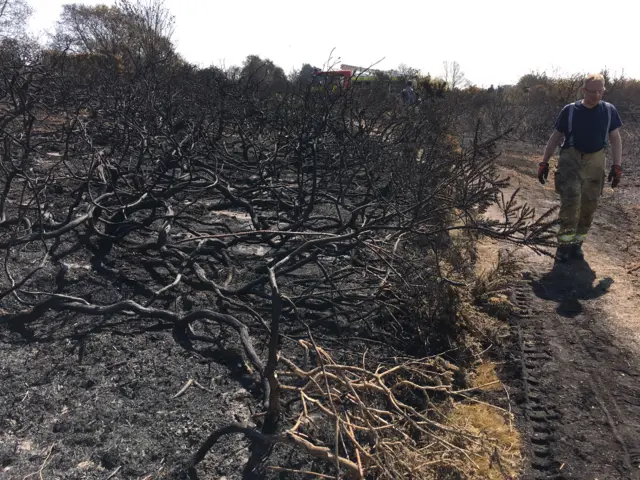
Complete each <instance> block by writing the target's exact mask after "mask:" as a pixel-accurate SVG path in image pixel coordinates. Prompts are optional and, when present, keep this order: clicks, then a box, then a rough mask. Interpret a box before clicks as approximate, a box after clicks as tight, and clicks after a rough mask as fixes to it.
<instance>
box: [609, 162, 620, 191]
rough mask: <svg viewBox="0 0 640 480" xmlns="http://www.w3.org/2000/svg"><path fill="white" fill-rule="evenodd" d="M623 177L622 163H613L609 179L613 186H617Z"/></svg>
mask: <svg viewBox="0 0 640 480" xmlns="http://www.w3.org/2000/svg"><path fill="white" fill-rule="evenodd" d="M621 177H622V167H621V166H620V165H611V170H610V171H609V178H608V179H607V181H609V182H611V188H616V187H617V186H618V184H619V183H620V178H621Z"/></svg>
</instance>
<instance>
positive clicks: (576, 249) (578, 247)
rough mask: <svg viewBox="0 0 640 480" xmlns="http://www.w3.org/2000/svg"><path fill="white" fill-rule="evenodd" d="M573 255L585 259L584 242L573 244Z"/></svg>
mask: <svg viewBox="0 0 640 480" xmlns="http://www.w3.org/2000/svg"><path fill="white" fill-rule="evenodd" d="M571 257H572V258H575V259H578V260H584V252H583V251H582V242H579V243H576V244H574V245H571Z"/></svg>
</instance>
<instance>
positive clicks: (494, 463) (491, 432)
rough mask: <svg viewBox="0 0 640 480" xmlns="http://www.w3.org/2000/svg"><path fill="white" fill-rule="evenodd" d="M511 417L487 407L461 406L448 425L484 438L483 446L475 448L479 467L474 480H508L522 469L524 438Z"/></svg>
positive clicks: (474, 474) (474, 454) (472, 473)
mask: <svg viewBox="0 0 640 480" xmlns="http://www.w3.org/2000/svg"><path fill="white" fill-rule="evenodd" d="M510 420H511V419H510V418H509V414H508V413H505V412H502V411H500V410H499V409H497V408H494V407H491V406H489V405H484V404H457V405H455V407H454V408H453V411H452V412H451V414H450V415H449V419H448V425H449V426H451V427H453V428H456V429H458V428H459V429H461V430H463V431H467V432H470V433H472V434H475V435H477V436H478V437H480V438H482V439H483V442H482V447H478V446H475V447H472V448H473V452H472V458H473V460H474V462H475V463H476V465H477V468H476V469H475V471H473V472H470V473H469V477H468V478H470V479H482V480H507V479H510V478H516V475H518V473H519V472H520V471H521V468H522V461H523V458H522V454H521V451H522V439H521V437H520V433H519V432H518V431H517V430H516V429H515V428H514V427H513V426H512V424H511V421H510Z"/></svg>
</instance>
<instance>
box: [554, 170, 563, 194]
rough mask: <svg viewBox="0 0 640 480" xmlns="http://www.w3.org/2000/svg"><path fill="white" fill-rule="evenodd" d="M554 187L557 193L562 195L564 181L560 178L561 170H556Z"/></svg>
mask: <svg viewBox="0 0 640 480" xmlns="http://www.w3.org/2000/svg"><path fill="white" fill-rule="evenodd" d="M553 185H554V187H555V189H556V193H558V194H560V193H561V189H562V179H561V177H560V171H559V170H556V171H555V172H554V174H553Z"/></svg>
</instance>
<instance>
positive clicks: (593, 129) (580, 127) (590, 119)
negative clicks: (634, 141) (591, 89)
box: [555, 100, 622, 153]
mask: <svg viewBox="0 0 640 480" xmlns="http://www.w3.org/2000/svg"><path fill="white" fill-rule="evenodd" d="M570 105H571V104H569V105H565V107H564V108H563V109H562V111H561V112H560V115H558V119H557V120H556V125H555V127H556V130H558V131H560V132H562V133H563V134H564V137H565V141H564V143H563V144H562V148H568V147H570V146H574V147H575V148H576V149H577V150H579V151H581V152H582V153H593V152H597V151H598V150H602V149H603V148H604V147H605V146H606V142H608V137H609V132H612V131H613V130H615V129H616V128H619V127H621V126H622V120H620V115H618V110H617V109H616V107H614V106H613V105H611V124H610V125H609V131H608V132H606V133H605V130H606V129H607V121H608V114H607V107H606V106H605V103H604V102H599V103H598V105H596V106H595V107H593V108H587V107H585V106H584V105H583V104H582V101H581V100H578V101H577V102H576V103H574V106H575V109H574V111H573V121H572V122H573V123H572V130H573V142H571V143H572V144H573V145H570V144H569V142H567V137H568V135H569V106H570Z"/></svg>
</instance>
